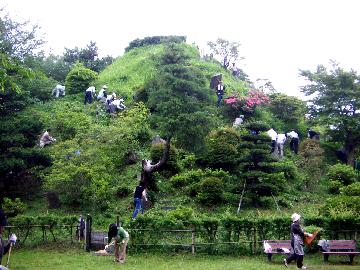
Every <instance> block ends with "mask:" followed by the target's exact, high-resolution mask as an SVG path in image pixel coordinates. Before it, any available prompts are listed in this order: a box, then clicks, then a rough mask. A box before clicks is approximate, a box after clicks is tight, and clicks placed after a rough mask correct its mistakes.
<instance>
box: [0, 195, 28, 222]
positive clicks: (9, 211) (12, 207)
mask: <svg viewBox="0 0 360 270" xmlns="http://www.w3.org/2000/svg"><path fill="white" fill-rule="evenodd" d="M2 207H3V210H4V212H5V213H6V215H7V216H8V217H15V216H17V215H19V214H22V213H24V212H25V210H26V204H25V203H23V202H22V201H21V200H20V198H16V199H15V200H11V199H10V198H4V203H3V205H2Z"/></svg>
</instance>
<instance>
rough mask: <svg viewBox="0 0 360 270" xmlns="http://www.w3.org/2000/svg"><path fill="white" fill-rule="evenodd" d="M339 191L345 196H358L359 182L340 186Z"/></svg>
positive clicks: (359, 193)
mask: <svg viewBox="0 0 360 270" xmlns="http://www.w3.org/2000/svg"><path fill="white" fill-rule="evenodd" d="M340 193H341V194H343V195H347V196H360V182H356V183H352V184H350V185H348V186H346V187H342V188H340Z"/></svg>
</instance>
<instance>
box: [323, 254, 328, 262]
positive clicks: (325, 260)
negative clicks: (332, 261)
mask: <svg viewBox="0 0 360 270" xmlns="http://www.w3.org/2000/svg"><path fill="white" fill-rule="evenodd" d="M328 261H329V255H327V254H324V262H328Z"/></svg>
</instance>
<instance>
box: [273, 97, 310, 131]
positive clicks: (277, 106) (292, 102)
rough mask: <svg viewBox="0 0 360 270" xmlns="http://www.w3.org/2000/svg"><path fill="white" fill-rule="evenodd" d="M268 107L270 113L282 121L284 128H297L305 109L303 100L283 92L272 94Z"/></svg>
mask: <svg viewBox="0 0 360 270" xmlns="http://www.w3.org/2000/svg"><path fill="white" fill-rule="evenodd" d="M269 109H270V111H271V113H272V114H273V115H274V116H275V117H276V118H277V119H278V120H281V121H282V122H284V124H285V126H286V127H285V128H286V130H290V129H298V126H299V124H300V123H301V122H302V121H303V119H304V116H305V113H306V111H307V108H306V103H305V101H302V100H301V99H298V98H297V97H291V96H288V95H285V94H280V93H276V94H272V95H271V96H270V103H269Z"/></svg>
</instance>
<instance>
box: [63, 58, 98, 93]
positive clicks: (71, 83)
mask: <svg viewBox="0 0 360 270" xmlns="http://www.w3.org/2000/svg"><path fill="white" fill-rule="evenodd" d="M97 78H98V74H97V73H96V72H95V71H92V70H91V69H88V68H86V67H84V65H83V64H81V63H77V64H75V65H74V67H73V68H72V69H71V70H70V72H69V73H68V75H67V76H66V79H65V87H66V90H67V92H68V93H69V94H76V93H81V92H84V91H85V90H86V89H87V88H88V87H89V86H90V85H91V83H92V82H93V81H95V80H96V79H97Z"/></svg>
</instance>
